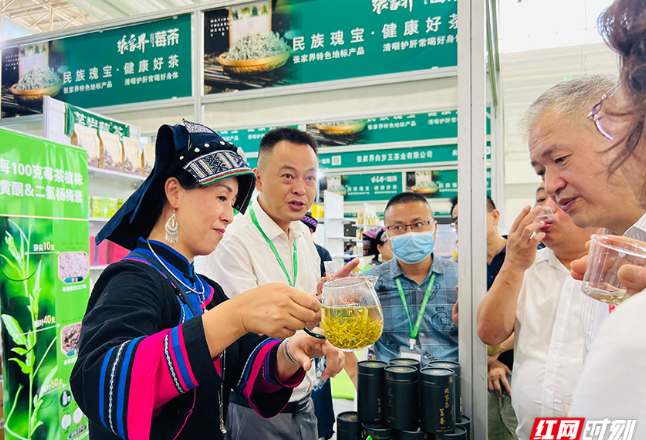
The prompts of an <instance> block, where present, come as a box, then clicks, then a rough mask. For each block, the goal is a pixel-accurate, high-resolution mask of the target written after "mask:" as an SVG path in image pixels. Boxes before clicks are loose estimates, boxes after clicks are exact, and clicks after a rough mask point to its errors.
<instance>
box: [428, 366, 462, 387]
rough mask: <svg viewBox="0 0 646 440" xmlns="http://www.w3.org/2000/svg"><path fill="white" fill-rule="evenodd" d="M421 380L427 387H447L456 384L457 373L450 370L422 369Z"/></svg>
mask: <svg viewBox="0 0 646 440" xmlns="http://www.w3.org/2000/svg"><path fill="white" fill-rule="evenodd" d="M420 379H421V381H422V383H423V384H426V385H437V386H445V385H450V384H452V383H453V382H455V373H454V372H453V370H449V369H448V368H439V367H437V368H435V367H428V368H424V369H422V371H421V372H420Z"/></svg>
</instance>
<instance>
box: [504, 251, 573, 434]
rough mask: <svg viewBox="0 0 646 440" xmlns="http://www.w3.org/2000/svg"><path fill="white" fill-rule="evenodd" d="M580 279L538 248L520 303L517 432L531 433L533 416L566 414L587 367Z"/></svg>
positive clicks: (516, 350) (514, 399)
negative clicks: (568, 400)
mask: <svg viewBox="0 0 646 440" xmlns="http://www.w3.org/2000/svg"><path fill="white" fill-rule="evenodd" d="M582 297H583V294H582V293H581V282H580V281H576V280H574V279H573V278H572V277H571V276H570V271H569V270H568V269H567V268H566V267H565V266H563V264H561V262H560V261H559V260H558V259H557V258H556V256H555V255H554V252H552V250H551V249H548V248H545V249H541V250H540V251H538V253H537V254H536V260H535V261H534V264H533V265H532V266H531V267H530V268H529V269H528V270H527V271H526V272H525V278H524V280H523V285H522V287H521V290H520V295H519V297H518V306H517V308H516V322H515V325H514V333H515V335H516V339H515V347H514V368H513V371H514V375H513V378H512V382H511V388H512V389H511V395H512V405H513V407H514V410H515V412H516V416H517V417H518V429H517V430H516V434H517V435H518V438H520V439H521V440H527V439H529V437H530V435H531V430H532V426H533V424H534V418H536V417H564V416H565V411H564V407H563V398H564V397H568V396H572V395H573V394H574V388H575V386H576V383H577V381H578V378H579V375H580V374H581V370H582V368H583V360H582V357H581V351H582V349H583V331H582V328H581V320H580V318H579V316H580V308H581V298H582Z"/></svg>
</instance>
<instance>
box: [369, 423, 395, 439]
mask: <svg viewBox="0 0 646 440" xmlns="http://www.w3.org/2000/svg"><path fill="white" fill-rule="evenodd" d="M362 426H363V438H364V439H366V438H368V436H371V437H372V440H395V439H394V437H393V431H392V429H390V428H389V427H387V426H385V425H382V424H379V423H364V424H363V425H362Z"/></svg>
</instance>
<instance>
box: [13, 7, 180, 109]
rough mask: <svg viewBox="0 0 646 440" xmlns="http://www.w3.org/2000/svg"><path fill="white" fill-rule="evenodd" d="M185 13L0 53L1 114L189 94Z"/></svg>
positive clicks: (150, 99)
mask: <svg viewBox="0 0 646 440" xmlns="http://www.w3.org/2000/svg"><path fill="white" fill-rule="evenodd" d="M191 57H192V54H191V15H190V14H185V15H179V16H176V17H173V18H166V19H161V20H156V21H151V22H146V23H141V24H136V25H131V26H124V27H121V28H116V29H106V30H101V31H95V32H91V33H88V34H83V35H77V36H74V37H66V38H61V39H58V40H52V41H46V42H41V43H35V44H27V45H23V46H19V47H15V46H14V47H8V48H3V50H2V105H1V109H2V112H3V117H10V116H16V115H27V114H34V113H41V112H42V106H43V104H42V103H43V96H46V95H49V96H55V97H56V99H60V100H61V101H65V102H68V103H71V104H74V105H78V106H81V107H85V108H92V107H103V106H110V105H119V104H129V103H133V102H145V101H152V100H156V99H169V98H175V97H178V98H179V97H185V96H191V94H192V67H191V62H192V61H191Z"/></svg>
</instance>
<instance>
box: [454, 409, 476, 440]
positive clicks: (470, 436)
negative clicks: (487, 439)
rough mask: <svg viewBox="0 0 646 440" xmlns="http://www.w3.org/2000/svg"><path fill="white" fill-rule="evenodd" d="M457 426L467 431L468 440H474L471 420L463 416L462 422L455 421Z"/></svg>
mask: <svg viewBox="0 0 646 440" xmlns="http://www.w3.org/2000/svg"><path fill="white" fill-rule="evenodd" d="M455 426H461V427H463V428H464V429H466V430H467V440H472V439H473V430H472V428H471V419H470V418H468V417H467V416H465V415H464V414H462V417H461V419H460V421H459V422H458V421H457V419H456V421H455Z"/></svg>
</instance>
